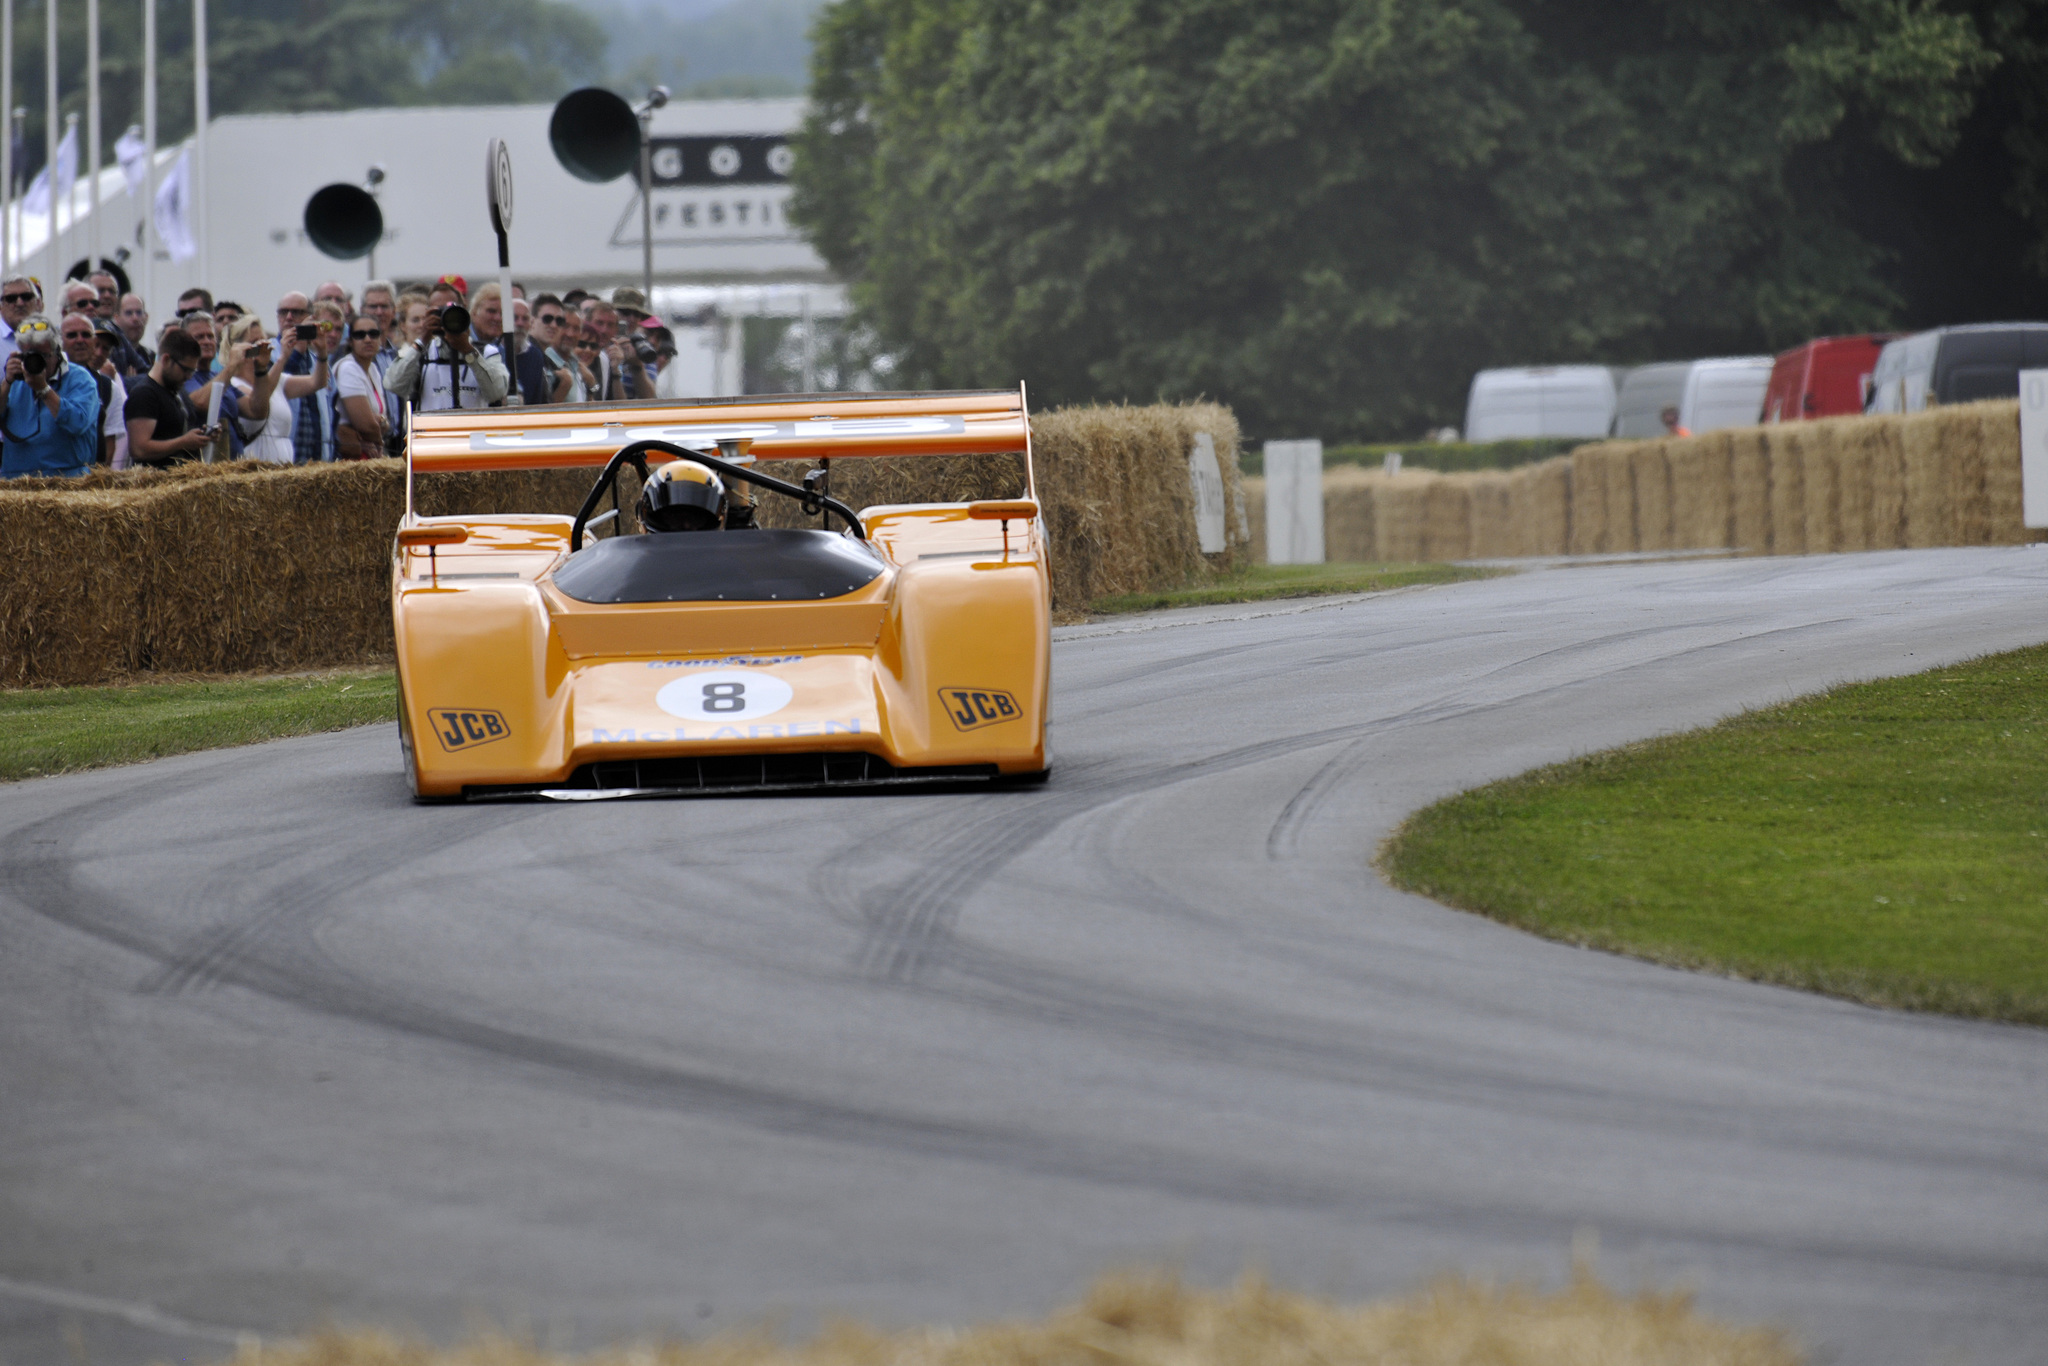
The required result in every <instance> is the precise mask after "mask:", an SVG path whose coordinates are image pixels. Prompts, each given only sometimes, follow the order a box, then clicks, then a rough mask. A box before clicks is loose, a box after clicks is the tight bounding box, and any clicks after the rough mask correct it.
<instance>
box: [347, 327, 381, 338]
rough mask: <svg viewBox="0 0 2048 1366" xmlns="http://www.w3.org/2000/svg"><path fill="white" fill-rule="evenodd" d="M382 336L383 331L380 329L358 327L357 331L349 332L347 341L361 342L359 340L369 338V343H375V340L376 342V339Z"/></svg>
mask: <svg viewBox="0 0 2048 1366" xmlns="http://www.w3.org/2000/svg"><path fill="white" fill-rule="evenodd" d="M383 335H384V332H383V329H381V328H376V327H358V328H357V329H356V330H355V331H353V332H351V333H349V334H348V339H349V340H350V341H361V340H363V339H364V338H365V337H367V338H369V339H370V340H371V341H375V340H377V338H379V337H381V336H383Z"/></svg>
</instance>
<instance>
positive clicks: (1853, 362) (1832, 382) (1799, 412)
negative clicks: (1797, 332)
mask: <svg viewBox="0 0 2048 1366" xmlns="http://www.w3.org/2000/svg"><path fill="white" fill-rule="evenodd" d="M1898 335H1899V334H1898V333H1896V332H1872V333H1866V334H1864V335H1863V336H1860V337H1816V338H1815V339H1814V340H1812V341H1810V342H1807V343H1806V344H1805V345H1803V346H1795V347H1793V348H1792V349H1791V350H1790V351H1787V352H1784V353H1783V354H1782V355H1780V356H1779V357H1778V360H1777V363H1776V364H1775V365H1773V366H1772V367H1771V383H1770V386H1769V387H1768V388H1766V389H1765V390H1764V415H1763V416H1764V421H1766V422H1797V421H1799V420H1801V419H1802V418H1809V417H1843V416H1846V415H1848V414H1852V413H1860V412H1862V411H1863V398H1864V390H1865V388H1866V387H1867V383H1868V381H1869V379H1870V374H1871V372H1872V371H1873V370H1875V369H1877V353H1878V352H1879V351H1882V350H1883V349H1884V344H1885V343H1886V342H1888V341H1890V340H1891V339H1892V338H1893V337H1896V336H1898Z"/></svg>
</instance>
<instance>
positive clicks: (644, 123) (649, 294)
mask: <svg viewBox="0 0 2048 1366" xmlns="http://www.w3.org/2000/svg"><path fill="white" fill-rule="evenodd" d="M615 107H616V106H615ZM653 122H654V111H653V110H652V109H650V110H648V111H647V112H646V113H644V114H642V115H641V116H640V297H641V302H642V303H643V304H644V305H645V306H646V307H647V308H648V309H649V310H650V311H652V310H653V308H654V149H653V146H652V144H651V142H650V140H649V138H648V127H649V125H651V124H652V123H653Z"/></svg>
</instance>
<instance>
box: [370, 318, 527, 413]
mask: <svg viewBox="0 0 2048 1366" xmlns="http://www.w3.org/2000/svg"><path fill="white" fill-rule="evenodd" d="M450 292H452V291H450ZM511 382H512V381H511V375H510V373H509V372H508V371H507V370H506V368H505V361H504V357H503V355H502V354H501V347H500V346H498V345H497V344H495V343H494V344H492V345H489V346H485V345H482V344H480V343H479V342H478V340H477V338H476V336H475V335H474V334H473V333H472V331H471V323H470V316H469V309H468V308H466V307H464V306H463V304H461V303H460V302H455V303H448V304H443V305H441V306H439V307H437V308H432V309H429V310H428V312H427V326H426V331H425V333H424V334H423V335H422V338H421V340H420V342H418V343H416V344H408V345H406V346H403V347H401V348H400V349H399V352H398V359H397V360H394V361H392V362H391V368H390V369H388V370H386V371H385V372H384V387H385V389H386V390H388V391H389V392H390V394H391V395H392V397H394V398H398V399H403V400H407V401H410V402H411V404H412V406H413V407H415V408H417V409H419V410H420V411H421V412H423V413H432V412H439V411H441V410H443V409H447V408H483V407H488V406H494V405H496V404H498V403H501V402H503V401H504V398H505V393H506V391H507V390H508V389H509V388H510V387H511Z"/></svg>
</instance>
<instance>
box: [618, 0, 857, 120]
mask: <svg viewBox="0 0 2048 1366" xmlns="http://www.w3.org/2000/svg"><path fill="white" fill-rule="evenodd" d="M581 3H582V4H583V6H584V8H585V9H586V10H587V11H588V12H589V13H590V14H591V15H593V16H594V17H595V18H596V19H597V20H598V21H599V22H600V23H601V24H602V25H603V26H604V29H605V32H606V34H607V35H608V36H609V38H610V40H611V51H612V56H613V61H614V62H615V63H617V64H618V65H619V67H620V69H621V74H620V78H619V79H620V81H621V84H622V86H623V87H624V88H630V89H645V88H646V87H648V86H650V85H654V84H657V83H658V84H662V85H667V86H669V87H670V88H671V89H673V90H674V91H675V92H676V93H677V94H678V95H680V96H682V97H683V98H685V99H748V98H760V97H764V96H777V95H783V96H787V95H797V94H801V93H802V92H803V87H804V78H805V76H806V75H807V74H808V65H809V60H810V51H811V48H810V41H809V39H808V38H807V37H806V36H805V34H806V31H807V30H808V29H809V28H810V26H811V20H812V18H813V16H815V15H816V14H817V12H818V8H819V6H820V5H821V4H822V3H823V0H727V3H725V4H723V5H719V6H717V7H716V8H713V9H711V10H710V11H709V12H708V13H701V14H678V13H675V12H672V11H671V10H670V9H669V8H668V7H666V6H664V5H662V4H660V3H658V0H581Z"/></svg>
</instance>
